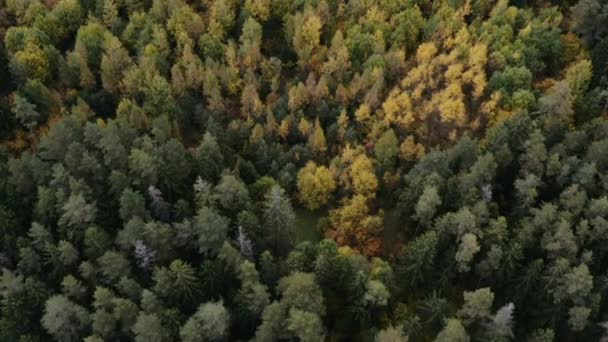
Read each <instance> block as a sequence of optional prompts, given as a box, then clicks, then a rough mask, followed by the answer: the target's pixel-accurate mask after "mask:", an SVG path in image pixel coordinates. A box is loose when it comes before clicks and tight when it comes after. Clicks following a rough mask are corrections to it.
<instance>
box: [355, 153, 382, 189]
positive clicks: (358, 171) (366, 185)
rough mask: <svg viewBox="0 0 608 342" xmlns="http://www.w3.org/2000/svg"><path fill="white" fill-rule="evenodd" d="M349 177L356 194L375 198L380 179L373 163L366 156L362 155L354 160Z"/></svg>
mask: <svg viewBox="0 0 608 342" xmlns="http://www.w3.org/2000/svg"><path fill="white" fill-rule="evenodd" d="M349 175H350V178H351V182H352V185H353V189H354V191H355V193H356V194H359V195H363V196H366V197H375V195H376V190H377V189H378V179H377V178H376V174H375V173H374V167H373V165H372V161H371V160H370V159H369V158H368V157H367V156H366V155H365V154H360V155H359V156H357V157H356V158H355V159H354V160H353V163H352V165H351V166H350V170H349Z"/></svg>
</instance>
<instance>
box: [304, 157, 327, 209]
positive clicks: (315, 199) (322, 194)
mask: <svg viewBox="0 0 608 342" xmlns="http://www.w3.org/2000/svg"><path fill="white" fill-rule="evenodd" d="M297 183H298V198H299V200H300V202H301V203H302V204H303V205H304V206H305V207H306V208H308V209H310V210H315V209H318V208H320V207H322V206H323V205H325V204H326V203H327V201H328V200H329V197H330V196H331V193H332V192H333V191H334V190H335V189H336V182H335V181H334V177H333V174H332V172H331V171H330V170H329V169H328V168H327V167H325V166H317V165H316V164H315V163H314V162H313V161H309V162H308V163H307V164H306V166H304V167H303V168H302V169H300V171H299V172H298V182H297Z"/></svg>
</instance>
